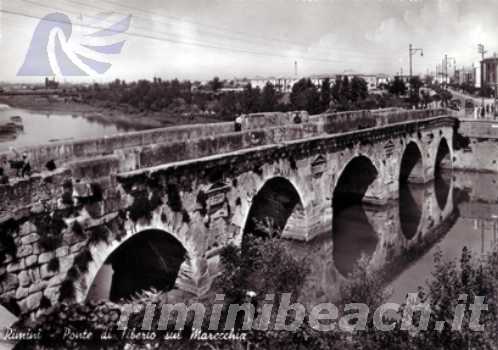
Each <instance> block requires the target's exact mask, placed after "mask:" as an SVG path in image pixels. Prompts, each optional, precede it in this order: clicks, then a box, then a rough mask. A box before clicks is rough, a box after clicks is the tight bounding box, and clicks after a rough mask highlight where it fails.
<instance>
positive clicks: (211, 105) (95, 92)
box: [78, 76, 401, 120]
mask: <svg viewBox="0 0 498 350" xmlns="http://www.w3.org/2000/svg"><path fill="white" fill-rule="evenodd" d="M78 92H79V95H80V98H79V100H80V101H81V102H84V103H88V104H91V105H97V106H101V107H105V108H111V109H119V110H122V111H124V112H128V113H145V114H146V113H155V112H161V113H170V114H174V115H214V116H217V117H219V118H220V119H225V120H231V119H233V118H234V116H236V115H238V114H243V113H257V112H272V111H282V112H285V111H289V110H306V111H308V112H309V113H310V114H317V113H323V112H327V111H344V110H355V109H372V108H382V107H391V106H396V105H399V104H400V103H401V102H400V99H399V95H396V94H392V93H391V94H389V93H387V91H386V92H385V93H384V94H369V91H368V86H367V82H366V81H365V80H364V79H362V78H361V77H356V76H355V77H353V78H349V77H348V76H337V77H336V78H335V79H334V81H333V82H332V81H331V79H324V80H323V81H322V83H321V85H320V86H316V85H315V84H314V83H313V82H312V81H311V79H308V78H303V79H301V80H299V81H298V82H297V83H295V84H294V86H293V87H292V91H291V92H290V93H283V92H281V91H280V90H279V89H278V88H277V87H275V86H274V85H273V84H271V83H267V84H266V85H265V86H264V87H263V88H259V87H254V86H252V85H251V84H250V83H247V84H245V85H242V86H241V85H234V84H233V82H232V84H230V83H227V82H226V81H222V80H220V79H219V78H217V77H215V78H214V79H212V80H211V81H209V82H208V83H207V84H204V85H202V84H200V83H199V82H190V81H188V80H186V81H180V80H177V79H174V80H163V79H161V78H154V79H153V80H152V81H150V80H139V81H136V82H130V83H128V82H126V81H124V80H119V79H116V80H115V81H113V82H111V83H108V84H97V83H95V84H93V85H90V86H87V87H80V88H78Z"/></svg>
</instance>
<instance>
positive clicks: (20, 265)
mask: <svg viewBox="0 0 498 350" xmlns="http://www.w3.org/2000/svg"><path fill="white" fill-rule="evenodd" d="M25 268H26V265H25V263H24V259H18V260H16V262H13V263H11V264H9V265H8V266H7V272H17V271H21V270H24V269H25Z"/></svg>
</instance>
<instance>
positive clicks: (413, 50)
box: [408, 44, 424, 80]
mask: <svg viewBox="0 0 498 350" xmlns="http://www.w3.org/2000/svg"><path fill="white" fill-rule="evenodd" d="M419 51H420V57H423V56H424V49H421V48H414V47H413V46H412V44H410V45H408V56H409V59H410V80H411V79H412V74H413V58H412V57H413V55H414V54H415V53H417V52H419Z"/></svg>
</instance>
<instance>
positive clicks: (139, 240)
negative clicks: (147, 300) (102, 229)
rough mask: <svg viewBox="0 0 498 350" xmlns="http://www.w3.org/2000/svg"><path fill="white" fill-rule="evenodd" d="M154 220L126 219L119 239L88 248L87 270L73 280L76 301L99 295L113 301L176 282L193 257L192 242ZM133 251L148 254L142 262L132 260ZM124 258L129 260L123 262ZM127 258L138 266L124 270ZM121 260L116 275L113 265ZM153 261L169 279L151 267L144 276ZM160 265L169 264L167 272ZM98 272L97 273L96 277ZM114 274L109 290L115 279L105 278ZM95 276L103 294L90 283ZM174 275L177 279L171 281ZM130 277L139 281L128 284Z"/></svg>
mask: <svg viewBox="0 0 498 350" xmlns="http://www.w3.org/2000/svg"><path fill="white" fill-rule="evenodd" d="M155 219H156V218H154V219H153V220H152V221H151V222H150V223H149V224H148V225H141V224H134V223H131V222H129V221H127V222H126V224H125V226H126V228H125V230H126V235H125V236H124V237H122V238H121V239H120V240H117V239H112V240H109V242H106V241H101V242H98V243H96V244H94V245H91V246H90V247H89V249H90V253H91V255H92V260H91V261H90V262H89V264H88V271H87V272H86V273H84V274H81V276H80V277H79V278H78V280H76V281H75V282H74V286H75V290H76V295H75V300H76V301H77V302H83V301H85V300H87V299H92V300H96V299H100V298H102V297H103V298H104V299H107V300H111V301H117V300H119V299H121V298H123V299H127V298H128V297H131V296H132V295H133V294H134V293H135V292H139V291H140V290H143V289H145V290H147V289H151V288H155V289H157V290H161V289H171V288H172V287H173V286H174V285H175V284H177V282H179V279H180V278H179V276H180V275H182V272H183V270H184V269H185V268H187V269H188V268H189V266H187V265H189V264H190V263H191V260H193V259H195V257H196V255H195V252H196V249H195V243H194V242H192V241H189V240H186V239H185V237H184V235H180V234H178V233H176V232H175V231H172V230H171V228H170V227H166V226H167V225H163V224H160V220H155ZM151 245H152V246H153V247H151ZM137 252H139V254H140V255H139V257H140V258H144V256H146V255H150V256H147V257H146V258H145V259H146V260H145V261H144V260H143V259H136V258H135V257H134V255H136V253H137ZM127 259H129V260H130V261H129V262H127V261H126V260H127ZM131 260H133V262H135V263H137V264H138V265H139V267H138V268H137V267H132V270H131V271H126V268H130V264H131ZM161 260H162V261H161ZM123 261H124V266H123V267H122V268H118V270H120V271H117V274H116V271H115V269H114V268H115V266H116V265H115V264H120V263H122V262H123ZM156 264H162V272H167V273H168V274H169V276H170V278H166V279H164V278H162V277H160V276H159V271H158V269H157V268H153V269H154V271H152V272H151V274H150V275H149V276H146V275H145V273H144V272H143V271H144V270H146V269H148V268H151V266H153V265H156ZM164 264H166V266H168V265H169V268H168V270H169V271H165V270H164ZM113 265H115V266H113ZM141 269H143V270H141ZM103 270H104V271H103ZM159 270H161V268H159ZM141 271H142V275H139V274H138V273H139V272H141ZM99 274H100V276H98V275H99ZM114 276H116V278H117V279H116V282H117V284H116V286H115V287H114V292H113V286H112V284H113V283H115V282H114V281H112V282H111V281H109V279H110V278H113V277H114ZM97 277H99V278H103V280H102V281H103V283H104V284H105V286H104V287H102V288H104V289H105V290H106V291H107V292H108V293H107V297H106V293H105V291H103V290H102V288H101V289H100V290H99V289H98V288H96V286H95V285H94V283H95V282H97V280H96V278H97ZM175 277H178V278H177V279H176V280H175ZM131 280H137V281H139V283H137V284H136V285H132V284H131V283H128V282H129V281H131Z"/></svg>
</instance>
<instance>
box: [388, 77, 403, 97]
mask: <svg viewBox="0 0 498 350" xmlns="http://www.w3.org/2000/svg"><path fill="white" fill-rule="evenodd" d="M388 91H389V92H390V93H391V94H393V95H396V96H399V95H404V94H405V93H406V84H405V82H404V81H403V80H402V79H401V78H400V77H395V78H394V80H393V81H392V82H391V83H390V84H389V87H388Z"/></svg>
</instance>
